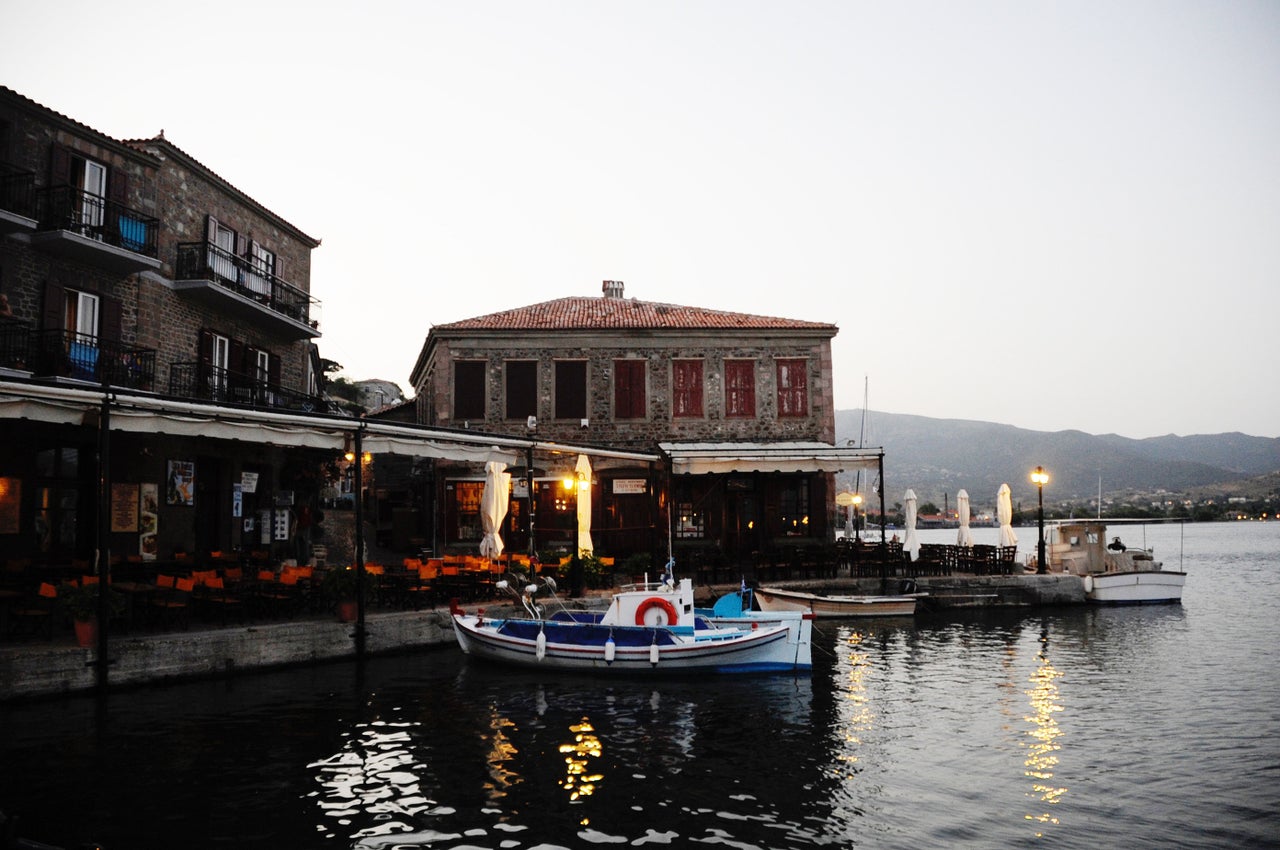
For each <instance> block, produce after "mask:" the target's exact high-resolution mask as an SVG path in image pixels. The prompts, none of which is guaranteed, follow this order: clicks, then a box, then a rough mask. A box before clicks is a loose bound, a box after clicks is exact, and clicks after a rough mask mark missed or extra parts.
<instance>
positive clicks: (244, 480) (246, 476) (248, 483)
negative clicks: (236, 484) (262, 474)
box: [240, 472, 258, 493]
mask: <svg viewBox="0 0 1280 850" xmlns="http://www.w3.org/2000/svg"><path fill="white" fill-rule="evenodd" d="M240 488H241V489H242V490H243V491H244V492H246V493H256V492H258V473H256V472H241V473H240Z"/></svg>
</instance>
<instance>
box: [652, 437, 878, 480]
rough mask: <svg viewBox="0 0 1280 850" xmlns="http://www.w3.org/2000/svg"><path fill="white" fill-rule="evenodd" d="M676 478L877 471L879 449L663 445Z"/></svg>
mask: <svg viewBox="0 0 1280 850" xmlns="http://www.w3.org/2000/svg"><path fill="white" fill-rule="evenodd" d="M659 448H661V449H662V451H663V453H664V454H665V455H666V456H667V457H668V458H670V459H671V471H672V472H673V473H675V474H676V475H708V474H711V473H724V472H845V471H847V470H851V469H877V468H879V465H880V460H881V458H882V457H883V454H884V453H883V451H881V450H880V449H853V448H839V447H837V446H833V445H829V444H827V443H801V442H795V443H660V444H659Z"/></svg>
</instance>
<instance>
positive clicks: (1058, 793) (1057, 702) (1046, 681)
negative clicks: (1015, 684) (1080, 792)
mask: <svg viewBox="0 0 1280 850" xmlns="http://www.w3.org/2000/svg"><path fill="white" fill-rule="evenodd" d="M1036 661H1037V662H1038V663H1037V665H1036V669H1035V670H1034V671H1032V673H1031V677H1030V679H1029V681H1030V682H1031V688H1030V690H1028V691H1026V695H1027V699H1028V701H1029V702H1030V705H1031V713H1030V714H1028V715H1027V716H1026V717H1024V718H1023V719H1024V720H1025V721H1026V722H1027V723H1029V724H1031V726H1030V728H1029V729H1028V730H1027V731H1026V737H1027V738H1028V739H1029V740H1028V741H1023V744H1022V745H1023V746H1024V747H1026V749H1027V756H1026V759H1025V760H1024V762H1023V764H1024V766H1025V768H1026V770H1025V775H1026V776H1028V777H1029V778H1030V779H1031V793H1030V794H1029V795H1028V796H1029V797H1031V798H1033V799H1034V800H1037V801H1039V802H1040V803H1043V804H1044V805H1043V807H1039V808H1038V809H1037V810H1033V811H1032V812H1030V813H1029V814H1027V815H1025V817H1026V819H1027V820H1028V821H1032V822H1033V823H1036V824H1039V825H1040V828H1041V829H1043V826H1044V825H1045V824H1053V825H1057V824H1058V818H1057V816H1055V815H1054V814H1053V813H1052V809H1053V807H1054V806H1056V805H1057V804H1058V803H1059V802H1060V801H1061V799H1062V796H1063V795H1064V794H1066V793H1067V789H1066V788H1061V787H1058V786H1056V785H1054V784H1053V782H1052V780H1053V778H1054V771H1055V769H1056V768H1057V766H1058V752H1059V750H1061V749H1062V745H1061V744H1059V743H1058V739H1059V738H1061V737H1062V727H1060V726H1059V725H1058V720H1057V717H1056V715H1057V714H1059V713H1060V712H1061V711H1062V710H1063V706H1062V695H1061V692H1060V691H1059V690H1058V679H1060V678H1062V673H1061V672H1060V671H1059V670H1057V669H1056V668H1055V667H1054V666H1053V662H1052V661H1050V660H1049V630H1048V629H1047V628H1042V629H1041V631H1040V651H1039V652H1038V653H1037V654H1036ZM1043 834H1044V833H1043V832H1042V831H1037V832H1036V837H1037V838H1039V837H1041V836H1042V835H1043Z"/></svg>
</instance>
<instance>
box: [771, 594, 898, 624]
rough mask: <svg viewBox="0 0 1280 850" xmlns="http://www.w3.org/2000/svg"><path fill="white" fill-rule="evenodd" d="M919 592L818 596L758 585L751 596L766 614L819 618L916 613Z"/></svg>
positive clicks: (892, 615) (889, 615)
mask: <svg viewBox="0 0 1280 850" xmlns="http://www.w3.org/2000/svg"><path fill="white" fill-rule="evenodd" d="M922 595H923V594H919V593H906V594H900V595H897V596H819V595H818V594H816V593H806V592H804V591H800V590H783V589H782V588H778V587H761V588H757V589H756V591H755V598H756V601H757V603H758V604H759V605H760V608H761V610H763V611H766V612H769V613H781V612H785V611H798V612H801V613H808V614H812V615H813V616H814V617H818V618H821V619H828V618H830V619H834V618H837V617H910V616H912V615H914V614H915V612H916V601H917V600H918V599H919V598H920V596H922Z"/></svg>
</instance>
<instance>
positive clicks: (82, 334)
mask: <svg viewBox="0 0 1280 850" xmlns="http://www.w3.org/2000/svg"><path fill="white" fill-rule="evenodd" d="M66 292H67V296H66V301H65V304H66V306H65V311H64V319H63V327H64V328H66V330H67V339H66V346H67V361H68V363H69V365H70V367H71V377H72V378H75V379H77V380H81V381H93V380H97V375H98V307H99V302H98V296H96V295H91V294H90V293H88V292H78V291H76V290H74V289H68V290H67V291H66Z"/></svg>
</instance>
